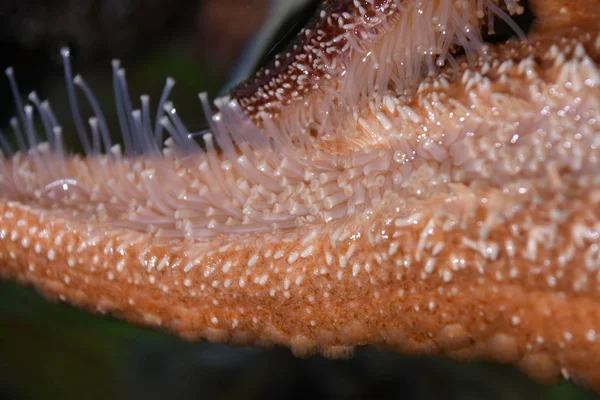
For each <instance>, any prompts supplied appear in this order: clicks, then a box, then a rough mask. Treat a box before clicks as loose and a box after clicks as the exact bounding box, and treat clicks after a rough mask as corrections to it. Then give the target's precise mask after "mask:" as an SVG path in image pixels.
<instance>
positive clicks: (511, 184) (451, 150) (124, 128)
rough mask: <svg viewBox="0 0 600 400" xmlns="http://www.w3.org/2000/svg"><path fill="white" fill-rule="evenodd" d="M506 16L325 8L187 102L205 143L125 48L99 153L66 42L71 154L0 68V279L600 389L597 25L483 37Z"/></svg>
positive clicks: (436, 5) (132, 311)
mask: <svg viewBox="0 0 600 400" xmlns="http://www.w3.org/2000/svg"><path fill="white" fill-rule="evenodd" d="M581 1H582V2H583V3H585V4H587V3H586V1H588V0H581ZM583 3H582V4H583ZM565 7H566V6H565ZM503 10H504V11H503ZM521 11H522V9H521V6H520V3H519V2H518V1H516V0H510V1H509V0H505V1H503V2H501V3H499V2H494V1H487V0H473V1H450V0H439V1H416V0H415V1H385V0H379V1H378V0H364V1H358V0H354V1H342V2H326V3H325V4H324V5H323V7H322V9H321V10H319V13H318V15H317V16H316V17H315V20H314V22H313V24H312V25H311V26H310V27H308V28H307V29H305V30H304V31H302V32H301V33H300V35H299V37H298V40H297V41H296V42H295V43H294V44H293V45H292V46H291V48H290V50H289V52H288V53H285V54H284V55H282V56H280V57H279V58H277V59H276V60H275V61H274V63H273V65H272V66H271V67H269V68H267V69H265V70H263V71H262V72H260V73H258V75H257V76H256V77H253V78H251V79H250V80H249V81H248V82H247V83H246V84H244V85H242V86H240V87H239V88H237V89H236V90H234V91H233V92H232V95H231V96H230V97H227V98H222V99H217V100H216V101H215V105H216V108H217V110H216V112H215V113H214V114H213V113H212V110H211V107H210V104H209V102H208V100H207V97H206V95H204V94H201V95H200V96H199V97H200V103H201V105H202V107H203V108H204V110H205V113H206V115H207V116H208V122H209V125H210V132H209V133H204V134H203V135H202V139H203V141H204V143H205V146H206V150H203V149H201V147H200V146H199V145H198V144H197V142H196V140H195V135H196V134H195V133H192V132H189V131H188V129H187V128H186V126H185V124H184V122H183V121H181V119H180V118H179V116H178V114H177V112H176V108H175V107H174V105H173V104H171V103H170V102H169V101H168V95H169V92H170V91H171V89H172V87H173V84H174V81H173V80H172V79H171V78H169V79H167V83H166V85H165V88H164V90H163V94H162V96H161V98H160V100H159V102H158V106H157V111H156V116H155V118H154V120H152V118H151V111H150V110H151V106H150V101H149V98H148V97H147V96H141V97H140V100H141V107H140V109H133V105H132V104H133V101H132V100H131V95H130V94H129V91H128V89H127V83H126V79H125V72H124V70H122V69H121V67H120V64H119V62H118V61H114V62H113V83H114V91H115V106H116V107H117V111H118V116H119V125H120V126H119V127H120V131H121V137H122V139H123V145H122V147H121V145H114V144H113V143H112V142H111V140H110V137H111V136H110V134H109V131H108V127H107V124H106V122H105V120H104V117H103V115H102V110H101V107H100V105H99V104H98V102H97V101H96V99H95V97H94V94H93V93H92V91H91V90H90V89H89V88H88V87H87V85H86V83H85V81H84V80H83V78H82V77H80V76H73V74H72V71H71V66H70V63H69V51H68V50H67V49H64V50H63V51H62V56H63V59H64V68H65V78H66V81H67V87H68V93H69V102H70V105H71V110H72V113H73V121H74V123H75V126H76V130H77V133H78V135H79V140H80V142H81V147H82V148H83V150H84V154H83V155H75V154H70V153H69V152H68V151H67V149H66V148H65V145H64V143H63V141H62V135H63V132H62V128H61V126H60V125H59V122H58V121H57V120H56V118H55V116H54V113H53V112H52V109H51V107H50V104H49V103H48V102H47V101H40V100H39V99H38V97H37V96H36V95H35V93H32V94H30V95H29V96H28V99H29V100H30V104H27V105H24V104H23V101H22V99H21V97H20V95H19V90H18V87H17V84H16V80H15V79H14V76H13V71H12V69H8V70H7V71H6V72H7V76H8V78H9V81H10V84H11V87H12V91H13V94H14V97H15V103H16V107H17V117H16V118H13V119H12V120H11V123H10V124H11V126H12V129H13V131H14V133H15V138H16V142H17V144H18V148H17V149H14V148H13V147H11V146H10V144H9V143H8V141H7V140H6V139H5V138H3V137H2V136H0V138H2V139H1V140H0V144H1V145H2V149H3V154H4V156H3V159H2V163H1V168H2V170H1V179H0V195H1V196H2V200H1V201H0V274H2V275H3V276H9V277H13V278H16V279H19V280H21V281H24V282H29V283H33V284H34V285H35V286H36V287H38V288H39V289H40V290H43V291H44V292H46V293H49V294H51V295H54V296H58V297H59V298H61V299H63V300H68V301H70V302H72V303H75V304H78V305H81V306H85V307H90V308H95V309H97V310H100V311H112V312H115V313H118V314H120V315H124V316H125V317H126V318H127V319H129V320H131V321H135V322H141V323H145V324H150V325H153V326H162V327H164V328H166V329H170V330H172V331H173V332H176V333H178V334H180V335H182V336H184V337H188V338H192V339H197V338H209V339H211V340H221V341H222V340H227V341H233V342H239V343H265V342H270V343H276V344H283V345H287V346H290V347H292V348H293V349H294V350H295V351H296V352H298V353H300V354H307V353H311V352H314V351H319V350H320V351H322V352H324V353H325V354H328V355H332V356H342V355H345V354H347V353H348V352H349V351H350V349H351V347H352V346H356V345H362V344H368V343H374V344H381V345H385V346H388V347H394V348H397V349H399V350H401V351H411V352H419V353H441V352H443V353H446V354H449V355H451V356H453V357H455V358H459V359H465V358H469V359H472V358H486V357H487V358H489V357H492V358H494V359H496V360H500V361H504V362H514V363H518V364H519V365H520V366H521V367H522V368H523V369H524V370H525V371H527V372H528V373H530V374H532V375H534V376H537V377H538V378H539V379H546V380H548V379H553V378H555V377H556V376H558V375H559V374H561V373H562V375H563V376H567V375H569V376H574V377H575V378H577V379H579V380H582V381H585V382H586V383H588V384H589V385H591V386H594V387H596V388H598V389H600V387H599V386H598V384H597V382H599V381H600V365H599V364H598V360H599V359H600V358H598V357H595V356H596V355H599V354H600V341H599V340H596V339H597V338H596V336H597V332H599V333H600V307H599V306H598V304H599V295H598V287H599V285H600V284H599V282H600V275H599V274H598V270H599V269H600V257H599V254H600V251H598V248H599V246H600V235H599V234H598V232H599V231H600V215H599V211H598V210H599V207H598V203H599V201H600V194H599V193H600V182H599V181H598V178H597V177H596V175H597V174H596V172H597V171H598V163H599V160H600V149H599V146H598V137H600V125H599V124H600V122H599V121H600V116H599V115H598V113H599V112H598V109H599V104H600V93H599V92H598V87H599V85H600V72H599V71H598V60H599V59H600V37H599V36H598V32H597V31H594V30H589V29H583V30H582V29H573V30H569V31H565V32H563V33H561V36H560V37H556V36H553V35H552V34H551V33H548V32H545V33H544V32H541V33H540V34H539V35H538V36H536V37H533V38H529V39H530V40H529V42H525V41H523V40H522V38H521V40H512V41H509V42H508V43H505V44H499V45H496V46H488V45H484V43H483V41H482V39H481V30H482V29H486V30H493V21H494V18H495V17H496V18H500V19H503V20H505V21H506V22H508V24H509V25H512V23H511V20H510V18H509V17H508V14H513V13H519V12H521ZM578 12H579V11H578ZM567 13H568V9H567ZM513 29H514V30H515V31H516V32H517V33H518V36H522V35H523V34H522V33H521V32H520V30H519V29H518V27H516V26H513ZM461 54H462V55H461ZM434 72H435V73H434ZM82 96H83V97H84V98H85V99H86V101H87V102H88V103H89V104H90V106H91V107H90V108H91V109H92V110H93V113H94V114H93V115H92V116H91V117H90V118H89V119H88V120H87V124H85V122H86V121H85V119H84V116H83V115H82V113H81V112H80V109H79V103H78V101H79V100H78V97H82ZM36 115H37V116H36ZM36 118H39V120H41V123H42V126H43V128H44V129H43V132H41V134H40V133H39V132H37V131H36V126H37V124H36ZM165 134H166V135H165ZM165 136H166V137H167V140H166V141H165V142H164V145H163V139H164V137H165ZM586 354H591V355H592V356H591V357H588V356H586Z"/></svg>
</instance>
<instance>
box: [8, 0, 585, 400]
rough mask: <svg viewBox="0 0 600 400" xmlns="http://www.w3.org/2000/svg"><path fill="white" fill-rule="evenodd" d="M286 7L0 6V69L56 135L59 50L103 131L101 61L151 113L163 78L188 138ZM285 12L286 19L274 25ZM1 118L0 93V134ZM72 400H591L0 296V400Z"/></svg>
mask: <svg viewBox="0 0 600 400" xmlns="http://www.w3.org/2000/svg"><path fill="white" fill-rule="evenodd" d="M297 6H298V4H296V3H294V1H292V0H288V1H285V0H280V1H268V0H263V1H253V0H239V1H236V0H205V1H186V0H171V1H168V0H147V1H142V0H81V1H76V0H33V1H32V0H1V1H0V67H1V68H2V69H4V68H5V67H7V66H8V65H13V66H14V67H15V70H16V74H17V78H18V80H19V84H20V87H21V90H22V92H23V93H28V92H29V91H30V90H33V89H35V90H37V91H38V94H39V95H40V97H41V98H50V99H51V101H52V105H53V107H54V109H55V111H56V113H57V114H58V115H59V118H60V120H61V121H62V122H63V123H64V126H65V129H66V131H72V126H71V125H69V124H70V122H69V121H70V118H69V110H68V108H67V107H66V103H67V102H66V91H65V88H64V82H63V81H62V66H61V63H60V56H59V49H60V47H62V46H64V45H69V46H70V48H71V49H72V52H73V54H74V56H73V65H74V69H75V71H76V72H81V73H82V74H83V76H84V77H85V78H86V80H87V82H88V84H89V85H90V86H91V87H92V88H93V90H94V91H95V93H96V95H97V97H98V99H99V100H100V102H101V103H102V104H103V105H104V106H105V107H104V111H105V113H106V116H107V119H108V120H109V125H110V126H113V127H114V126H117V124H116V117H115V115H114V114H115V113H114V111H113V110H112V108H111V107H110V106H111V105H112V104H113V99H112V86H111V73H110V60H111V58H115V57H116V58H120V59H122V61H123V65H124V66H125V67H126V68H127V77H128V81H129V85H130V90H131V92H132V94H137V95H139V94H142V93H148V94H150V95H151V96H152V98H153V99H156V98H157V97H158V96H159V94H160V92H161V90H162V85H163V84H164V79H165V77H166V76H168V75H170V76H173V77H174V78H175V79H176V80H177V82H178V84H177V86H176V89H175V91H174V92H173V95H172V96H171V98H172V100H173V101H174V103H175V105H176V106H177V110H178V112H179V113H180V114H181V115H182V118H183V120H184V121H186V123H187V125H188V128H189V129H190V130H191V131H195V130H200V129H203V128H206V124H205V122H204V119H203V115H202V112H201V108H200V104H199V102H198V101H197V97H196V94H197V92H198V91H199V90H202V91H208V92H209V95H210V96H211V98H214V97H215V95H216V94H217V93H218V92H219V90H220V88H222V87H223V86H224V85H225V84H226V83H227V82H228V80H229V79H231V76H232V75H233V74H234V71H236V67H237V68H239V67H240V65H243V63H250V64H253V63H254V62H255V60H261V59H264V58H265V54H268V53H270V52H269V50H271V49H272V47H273V44H277V43H278V42H279V43H278V44H279V45H282V44H284V42H285V40H281V38H287V37H288V36H289V35H286V34H288V33H289V32H290V30H291V29H297V28H296V27H297V26H299V25H301V23H298V21H303V20H304V19H306V15H307V13H310V11H311V10H312V8H311V7H313V8H314V5H310V4H309V5H308V6H307V8H306V9H305V10H307V11H305V12H303V11H302V10H304V9H301V10H300V11H298V10H296V9H297V8H298V7H297ZM274 9H277V13H275V12H273V10H274ZM282 10H283V11H282ZM286 10H296V11H294V12H293V13H291V14H290V15H288V16H286V12H285V11H286ZM282 21H283V22H282ZM265 24H271V25H272V26H275V27H277V26H278V25H282V26H281V27H280V28H281V29H268V30H265V29H263V31H262V33H261V34H259V35H258V36H257V37H256V39H255V41H254V42H249V40H250V39H251V38H252V37H253V36H252V35H253V34H255V33H256V32H258V31H259V30H260V29H261V27H264V26H265ZM265 32H266V33H265ZM269 35H270V36H269ZM249 43H252V46H250V45H249ZM248 49H250V50H248ZM250 69H251V68H250ZM238 75H239V74H238ZM132 98H133V96H132ZM83 109H84V111H85V107H83ZM14 113H15V110H14V108H13V107H12V100H11V97H10V93H9V88H8V85H7V84H6V82H5V81H2V83H1V84H0V126H3V127H5V126H6V125H7V124H6V121H7V119H8V118H9V117H10V116H11V115H13V114H14ZM81 398H83V399H146V400H151V399H241V398H250V399H263V398H270V399H271V398H336V399H363V398H365V399H366V398H377V399H387V398H390V399H556V400H558V399H580V400H583V399H593V398H595V396H594V395H593V394H591V393H589V392H586V391H585V390H583V389H582V388H578V387H575V386H574V385H572V384H569V383H567V382H563V383H561V384H559V385H556V386H553V387H548V386H542V385H539V384H537V383H534V382H532V381H531V380H529V379H528V378H527V377H525V376H524V375H522V374H521V373H519V372H518V371H517V370H516V369H514V368H511V367H506V366H501V365H495V364H459V363H455V362H452V361H448V360H440V359H433V358H415V357H403V356H400V355H398V354H394V353H389V352H383V351H378V350H376V349H371V348H366V349H361V350H359V351H358V352H357V354H356V357H355V358H353V359H352V360H326V359H323V358H321V357H312V358H309V359H297V358H295V357H293V356H292V355H291V354H290V352H289V351H288V350H287V349H272V350H260V349H252V348H232V347H229V346H224V345H213V344H210V343H196V344H192V343H186V342H183V341H181V340H179V339H177V338H175V337H173V336H170V335H166V334H163V333H161V332H156V331H152V330H148V329H143V328H139V327H135V326H131V325H129V324H126V323H124V322H121V321H118V320H116V319H113V318H111V317H106V316H94V315H90V314H87V313H84V312H81V311H79V310H76V309H73V308H72V307H70V306H68V305H66V304H56V303H50V302H47V301H45V300H44V299H43V298H42V297H40V296H38V295H37V294H36V293H35V292H34V291H33V290H31V289H28V288H23V287H20V286H17V285H15V284H13V283H11V282H0V399H65V400H68V399H81Z"/></svg>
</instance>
